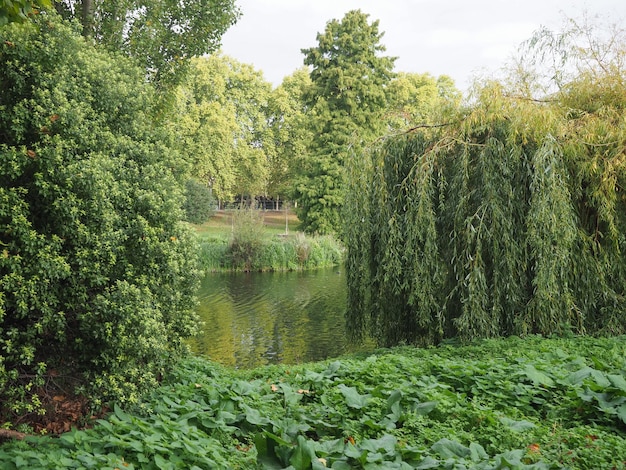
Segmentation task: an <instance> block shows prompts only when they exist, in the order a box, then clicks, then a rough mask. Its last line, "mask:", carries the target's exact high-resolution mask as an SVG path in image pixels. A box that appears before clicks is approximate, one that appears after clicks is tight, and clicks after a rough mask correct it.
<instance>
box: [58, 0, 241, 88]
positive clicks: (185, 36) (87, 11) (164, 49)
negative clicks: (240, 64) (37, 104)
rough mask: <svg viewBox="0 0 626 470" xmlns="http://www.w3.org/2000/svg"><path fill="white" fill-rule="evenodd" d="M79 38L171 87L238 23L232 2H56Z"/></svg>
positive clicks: (63, 0)
mask: <svg viewBox="0 0 626 470" xmlns="http://www.w3.org/2000/svg"><path fill="white" fill-rule="evenodd" d="M56 7H57V10H58V11H59V13H61V14H62V15H63V16H64V17H65V18H68V19H69V18H74V19H77V20H79V21H80V23H81V25H82V27H83V29H82V32H83V35H84V36H86V37H91V38H93V39H94V40H95V41H96V42H97V43H99V44H102V45H103V46H104V47H105V48H107V49H108V50H109V51H111V52H114V53H118V52H122V53H123V54H125V55H126V56H128V57H130V58H132V59H133V60H134V61H135V62H137V63H138V64H139V65H140V66H141V67H142V68H143V69H144V70H145V71H146V73H147V74H148V77H149V78H150V79H151V80H152V81H154V82H156V83H158V84H159V85H171V84H173V83H176V82H177V81H178V80H179V79H180V78H181V76H182V74H181V72H184V71H185V67H186V65H187V63H188V60H189V59H191V58H192V57H198V56H202V55H203V54H208V53H211V52H215V51H216V50H217V49H218V48H219V46H220V40H221V38H222V35H223V34H224V33H225V32H226V30H227V29H228V28H229V27H230V26H232V25H233V24H235V22H236V21H237V19H238V18H239V10H238V9H237V8H236V6H235V2H234V0H186V1H185V2H179V1H175V0H152V1H150V2H144V1H140V0H80V1H75V0H60V1H58V2H57V5H56Z"/></svg>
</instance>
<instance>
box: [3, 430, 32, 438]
mask: <svg viewBox="0 0 626 470" xmlns="http://www.w3.org/2000/svg"><path fill="white" fill-rule="evenodd" d="M25 437H26V434H24V433H23V432H18V431H13V430H12V429H0V440H3V439H17V440H20V441H21V440H22V439H24V438H25Z"/></svg>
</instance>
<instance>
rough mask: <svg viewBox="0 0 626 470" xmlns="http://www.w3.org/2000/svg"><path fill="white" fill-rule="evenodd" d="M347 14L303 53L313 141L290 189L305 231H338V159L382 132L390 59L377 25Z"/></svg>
mask: <svg viewBox="0 0 626 470" xmlns="http://www.w3.org/2000/svg"><path fill="white" fill-rule="evenodd" d="M368 16H369V15H366V14H364V13H362V12H361V11H359V10H353V11H350V12H348V13H346V15H345V16H344V18H343V19H342V21H341V22H339V21H337V20H332V21H330V22H328V23H327V25H326V29H325V32H324V33H323V34H318V35H317V41H318V45H317V46H316V47H312V48H309V49H303V50H302V53H303V54H304V55H305V59H304V63H305V64H306V65H308V66H310V67H311V82H312V87H311V88H310V91H309V92H308V93H307V95H306V96H305V103H306V105H307V107H308V118H309V125H310V129H311V133H312V135H313V139H312V142H311V147H310V149H309V156H308V158H307V162H306V165H305V166H304V168H303V172H304V175H303V178H302V179H301V180H300V181H299V183H298V184H297V186H296V198H297V201H298V204H299V205H298V216H299V218H300V220H301V221H302V226H303V228H304V229H305V230H307V231H309V232H318V233H329V232H333V231H337V230H339V228H340V216H339V211H340V208H341V206H342V204H343V201H344V179H345V171H344V161H345V160H346V158H347V156H348V154H350V153H357V154H358V153H360V152H361V150H362V149H363V148H364V147H365V146H366V145H367V144H368V143H369V142H371V141H372V140H373V139H374V138H375V137H377V136H378V135H379V134H380V132H381V131H382V130H383V129H382V120H381V116H382V114H383V112H384V110H385V109H386V105H387V101H386V94H385V93H386V91H385V88H386V87H387V86H388V84H389V82H390V81H391V78H392V77H393V73H392V69H393V63H394V60H395V59H394V58H391V57H386V56H381V55H380V54H381V53H382V52H384V51H385V47H384V46H383V45H382V44H380V40H381V38H382V36H383V33H379V31H378V21H374V22H373V23H371V24H369V23H368Z"/></svg>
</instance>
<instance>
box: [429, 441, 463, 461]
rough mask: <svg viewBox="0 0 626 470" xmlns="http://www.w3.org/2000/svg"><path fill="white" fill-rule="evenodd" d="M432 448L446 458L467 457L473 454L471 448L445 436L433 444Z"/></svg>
mask: <svg viewBox="0 0 626 470" xmlns="http://www.w3.org/2000/svg"><path fill="white" fill-rule="evenodd" d="M431 449H432V450H433V451H435V452H437V454H439V455H440V456H441V457H443V458H444V459H448V458H454V457H461V458H467V457H469V456H470V455H471V454H472V452H471V451H470V449H468V448H467V447H465V446H464V445H462V444H459V443H458V442H456V441H451V440H450V439H447V438H445V437H444V438H443V439H440V440H438V441H437V442H435V443H434V444H433V445H432V447H431Z"/></svg>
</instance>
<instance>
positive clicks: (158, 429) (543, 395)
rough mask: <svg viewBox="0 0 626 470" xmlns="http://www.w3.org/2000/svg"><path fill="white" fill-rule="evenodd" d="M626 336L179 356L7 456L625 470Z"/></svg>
mask: <svg viewBox="0 0 626 470" xmlns="http://www.w3.org/2000/svg"><path fill="white" fill-rule="evenodd" d="M625 357H626V338H625V337H616V338H611V339H604V338H599V339H596V338H589V337H586V338H585V337H571V338H560V339H543V338H541V337H536V336H531V337H528V338H525V339H520V338H516V337H512V338H508V339H491V340H484V341H480V342H476V343H473V344H469V345H465V346H458V345H454V344H446V345H441V346H439V347H437V348H428V349H416V348H409V347H402V348H395V349H386V350H379V351H377V352H375V353H373V354H371V355H369V356H363V357H350V358H340V359H336V360H330V361H325V362H319V363H314V364H309V365H299V366H288V365H282V366H269V367H262V368H258V369H253V370H247V371H241V370H240V371H237V370H233V369H226V368H223V367H221V366H219V365H216V364H214V363H211V362H209V361H206V360H204V359H202V358H190V359H188V360H187V361H185V362H183V363H181V364H180V365H179V367H178V368H177V370H176V371H175V372H174V373H173V374H172V375H171V376H169V377H168V378H167V379H166V380H165V382H164V383H163V385H162V386H161V387H160V388H159V389H157V390H156V391H155V392H154V393H153V394H152V395H151V396H150V397H148V398H147V399H146V400H145V401H144V402H143V403H142V404H141V405H140V406H137V407H136V408H135V409H133V410H130V409H127V410H126V411H123V410H122V409H120V408H116V409H115V411H114V413H113V414H112V415H111V416H110V417H109V418H108V419H106V420H102V421H99V423H98V424H97V425H96V426H95V427H94V428H93V429H89V430H83V431H72V432H70V433H66V434H63V435H62V436H61V437H60V438H51V437H32V438H28V439H26V440H24V441H20V442H9V443H5V444H4V445H3V447H1V448H0V466H1V467H2V468H6V469H13V468H43V469H46V468H50V469H52V468H93V467H97V468H111V469H113V468H128V469H136V468H154V469H174V468H188V469H200V468H230V469H238V468H239V469H243V468H263V469H283V468H289V469H296V470H300V469H321V468H335V469H354V468H356V469H359V468H362V469H392V468H407V469H409V468H421V469H427V468H450V469H452V468H454V469H464V468H484V469H498V468H500V469H504V468H509V469H511V468H516V469H517V468H520V469H521V468H536V469H546V468H576V469H587V468H588V469H609V468H616V469H619V468H626V379H625V374H626V359H625Z"/></svg>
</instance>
